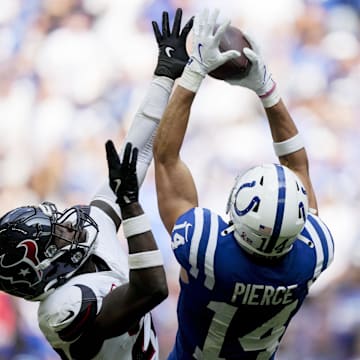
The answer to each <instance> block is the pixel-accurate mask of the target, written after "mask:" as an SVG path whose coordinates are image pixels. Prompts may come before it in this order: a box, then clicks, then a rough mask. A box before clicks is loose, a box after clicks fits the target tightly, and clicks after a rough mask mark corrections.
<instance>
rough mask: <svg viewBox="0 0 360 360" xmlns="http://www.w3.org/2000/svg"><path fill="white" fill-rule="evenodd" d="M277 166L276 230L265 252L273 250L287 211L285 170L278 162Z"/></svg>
mask: <svg viewBox="0 0 360 360" xmlns="http://www.w3.org/2000/svg"><path fill="white" fill-rule="evenodd" d="M275 168H276V171H277V177H278V203H277V209H276V216H275V223H274V230H273V233H272V235H271V237H270V241H269V244H268V246H267V247H266V251H265V252H271V251H272V250H273V247H274V245H275V244H276V242H277V240H278V238H279V235H280V231H281V226H282V222H283V219H284V212H285V197H286V181H285V171H284V169H283V168H282V167H281V166H280V165H277V164H275Z"/></svg>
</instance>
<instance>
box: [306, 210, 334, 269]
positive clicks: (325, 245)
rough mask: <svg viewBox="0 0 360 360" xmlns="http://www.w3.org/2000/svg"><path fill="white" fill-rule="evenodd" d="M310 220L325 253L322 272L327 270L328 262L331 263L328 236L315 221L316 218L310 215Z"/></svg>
mask: <svg viewBox="0 0 360 360" xmlns="http://www.w3.org/2000/svg"><path fill="white" fill-rule="evenodd" d="M308 220H309V221H310V223H311V225H312V226H313V227H314V229H315V230H316V233H317V235H318V236H319V238H320V241H321V246H322V249H323V253H324V261H323V265H322V268H321V271H324V270H325V269H326V268H327V266H328V261H329V249H328V243H327V240H326V235H325V233H324V231H323V229H322V228H321V226H320V225H319V224H318V222H317V221H316V220H315V218H314V217H313V216H312V215H311V214H309V216H308Z"/></svg>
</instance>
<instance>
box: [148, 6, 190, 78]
mask: <svg viewBox="0 0 360 360" xmlns="http://www.w3.org/2000/svg"><path fill="white" fill-rule="evenodd" d="M181 17H182V10H181V9H177V10H176V14H175V19H174V24H173V28H172V32H171V33H170V28H169V14H168V13H167V12H166V11H164V12H163V13H162V33H161V32H160V30H159V26H158V24H157V22H156V21H153V22H152V26H153V29H154V34H155V37H156V41H157V43H158V45H159V57H158V62H157V66H156V69H155V72H154V73H155V75H159V76H167V77H169V78H171V79H173V80H175V79H177V78H178V77H180V76H181V74H182V72H183V70H184V67H185V65H186V63H187V61H188V59H189V56H188V54H187V51H186V38H187V35H188V34H189V32H190V30H191V28H192V26H193V22H194V18H193V17H192V18H191V19H190V20H189V21H188V22H187V23H186V25H185V26H184V28H183V29H182V31H181V33H180V25H181Z"/></svg>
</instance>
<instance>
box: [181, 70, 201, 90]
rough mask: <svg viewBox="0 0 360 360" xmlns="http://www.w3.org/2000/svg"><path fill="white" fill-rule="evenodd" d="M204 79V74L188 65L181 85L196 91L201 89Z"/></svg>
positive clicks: (182, 76)
mask: <svg viewBox="0 0 360 360" xmlns="http://www.w3.org/2000/svg"><path fill="white" fill-rule="evenodd" d="M203 80H204V76H203V75H201V74H199V73H198V72H195V71H192V70H190V68H189V67H188V66H186V67H185V69H184V71H183V73H182V75H181V77H180V79H179V85H180V86H182V87H183V88H185V89H188V90H190V91H192V92H194V93H196V92H197V91H198V90H199V88H200V85H201V83H202V81H203Z"/></svg>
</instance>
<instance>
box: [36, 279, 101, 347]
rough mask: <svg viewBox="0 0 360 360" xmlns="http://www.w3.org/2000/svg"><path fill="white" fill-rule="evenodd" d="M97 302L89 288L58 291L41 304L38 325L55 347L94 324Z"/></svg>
mask: <svg viewBox="0 0 360 360" xmlns="http://www.w3.org/2000/svg"><path fill="white" fill-rule="evenodd" d="M99 301H100V302H101V299H100V298H97V297H96V295H95V293H94V291H93V290H92V289H91V288H90V287H88V286H86V285H82V284H78V285H72V286H69V287H66V288H63V289H61V290H60V289H59V290H58V291H56V294H54V296H51V295H50V297H49V298H47V299H46V300H45V301H44V302H43V303H41V305H40V307H39V325H40V328H41V330H42V332H43V333H44V335H45V336H46V338H47V339H48V340H49V342H50V343H51V344H52V345H53V347H54V348H58V347H59V344H60V343H63V342H65V343H70V342H73V341H75V340H76V339H78V338H79V337H80V336H81V334H82V333H83V332H84V331H85V330H86V329H87V328H88V326H89V325H90V324H91V323H93V322H94V321H95V318H96V316H97V313H98V311H99V309H100V308H101V303H99Z"/></svg>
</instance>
